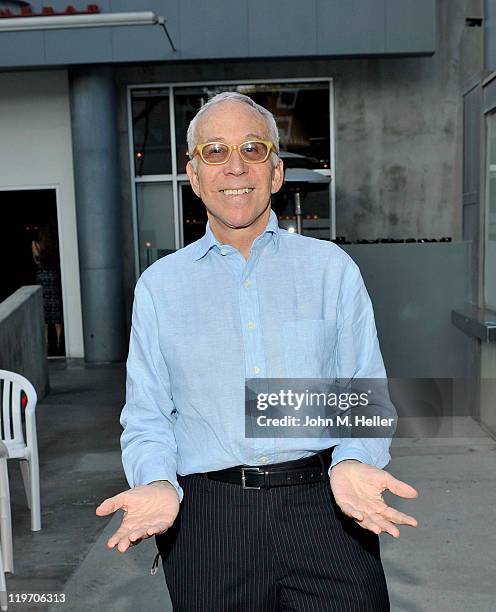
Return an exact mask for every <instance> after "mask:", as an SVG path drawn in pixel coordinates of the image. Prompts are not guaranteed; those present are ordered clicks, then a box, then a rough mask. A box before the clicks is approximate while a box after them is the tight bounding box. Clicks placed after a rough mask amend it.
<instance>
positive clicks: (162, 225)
mask: <svg viewBox="0 0 496 612" xmlns="http://www.w3.org/2000/svg"><path fill="white" fill-rule="evenodd" d="M136 203H137V206H138V242H139V261H140V271H141V272H143V270H144V269H145V268H147V267H148V266H149V265H151V264H152V263H153V262H154V261H156V260H157V259H160V257H164V255H168V254H169V253H170V252H172V251H173V250H174V249H175V248H176V246H175V245H176V241H175V232H174V201H173V197H172V183H170V182H167V183H137V184H136Z"/></svg>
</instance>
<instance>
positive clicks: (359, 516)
mask: <svg viewBox="0 0 496 612" xmlns="http://www.w3.org/2000/svg"><path fill="white" fill-rule="evenodd" d="M338 505H339V507H340V508H341V510H342V511H343V513H344V514H346V516H350V517H351V518H354V519H355V520H356V521H363V513H362V512H360V511H359V510H357V509H356V508H355V507H354V506H352V505H351V504H349V503H348V502H340V503H339V504H338Z"/></svg>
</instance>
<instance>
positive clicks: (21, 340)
mask: <svg viewBox="0 0 496 612" xmlns="http://www.w3.org/2000/svg"><path fill="white" fill-rule="evenodd" d="M0 370H10V371H11V372H16V373H17V374H21V375H22V376H24V377H25V378H27V379H28V380H29V381H30V382H31V384H32V385H33V386H34V388H35V389H36V393H37V394H38V399H41V398H43V397H44V396H45V395H46V394H47V393H48V387H49V381H48V359H47V349H46V343H45V324H44V320H43V296H42V292H41V287H39V286H38V285H32V286H26V287H21V288H20V289H18V290H17V291H16V292H15V293H13V294H12V295H11V296H10V297H8V298H7V299H6V300H4V301H3V302H0Z"/></svg>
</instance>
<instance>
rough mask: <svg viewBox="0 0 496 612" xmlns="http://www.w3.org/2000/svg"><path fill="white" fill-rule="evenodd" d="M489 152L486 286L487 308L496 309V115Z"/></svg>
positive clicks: (490, 130)
mask: <svg viewBox="0 0 496 612" xmlns="http://www.w3.org/2000/svg"><path fill="white" fill-rule="evenodd" d="M487 151H488V153H487V160H488V162H487V163H488V168H487V204H486V240H485V257H484V281H485V282H484V286H485V302H486V306H488V307H489V308H494V309H496V114H492V115H490V116H489V117H488V148H487Z"/></svg>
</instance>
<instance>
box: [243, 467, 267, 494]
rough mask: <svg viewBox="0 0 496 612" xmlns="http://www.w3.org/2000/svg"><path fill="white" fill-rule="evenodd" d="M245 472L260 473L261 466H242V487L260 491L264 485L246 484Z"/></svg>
mask: <svg viewBox="0 0 496 612" xmlns="http://www.w3.org/2000/svg"><path fill="white" fill-rule="evenodd" d="M245 472H255V473H258V474H259V473H260V468H258V467H242V468H241V488H242V489H253V490H256V491H260V490H261V488H262V487H250V486H248V485H247V484H246V476H245Z"/></svg>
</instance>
